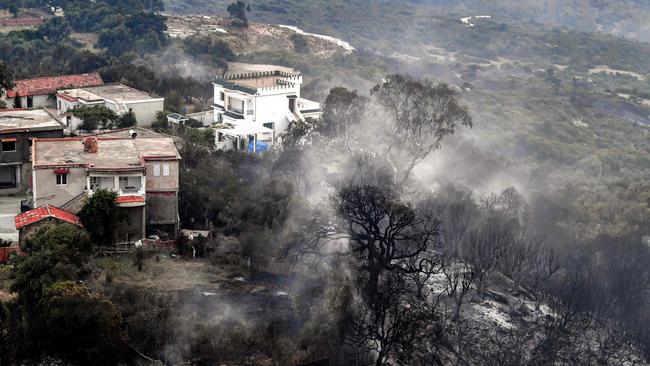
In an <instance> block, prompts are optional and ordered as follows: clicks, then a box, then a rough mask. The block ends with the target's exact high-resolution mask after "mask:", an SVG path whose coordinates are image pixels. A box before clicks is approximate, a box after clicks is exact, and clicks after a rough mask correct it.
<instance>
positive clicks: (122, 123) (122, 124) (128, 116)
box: [117, 111, 138, 128]
mask: <svg viewBox="0 0 650 366" xmlns="http://www.w3.org/2000/svg"><path fill="white" fill-rule="evenodd" d="M137 124H138V120H137V119H136V118H135V113H133V111H128V112H126V113H124V114H123V115H121V116H120V118H118V120H117V127H118V128H127V127H132V126H135V125H137Z"/></svg>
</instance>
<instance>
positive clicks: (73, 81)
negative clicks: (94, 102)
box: [0, 72, 104, 109]
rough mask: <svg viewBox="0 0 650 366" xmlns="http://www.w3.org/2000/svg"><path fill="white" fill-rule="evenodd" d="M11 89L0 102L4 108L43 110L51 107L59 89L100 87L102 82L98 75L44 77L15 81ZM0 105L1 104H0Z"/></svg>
mask: <svg viewBox="0 0 650 366" xmlns="http://www.w3.org/2000/svg"><path fill="white" fill-rule="evenodd" d="M14 84H16V85H15V86H14V88H13V89H10V90H6V93H4V97H2V98H0V102H4V104H5V106H6V108H9V109H11V108H28V109H32V108H43V107H53V106H54V100H53V98H52V95H54V94H55V93H56V91H57V90H59V89H65V88H67V89H69V88H82V87H87V86H95V85H102V84H104V81H103V80H102V77H101V76H100V75H99V73H96V72H95V73H89V74H77V75H61V76H46V77H40V78H34V79H24V80H16V81H15V83H14ZM0 104H2V103H0Z"/></svg>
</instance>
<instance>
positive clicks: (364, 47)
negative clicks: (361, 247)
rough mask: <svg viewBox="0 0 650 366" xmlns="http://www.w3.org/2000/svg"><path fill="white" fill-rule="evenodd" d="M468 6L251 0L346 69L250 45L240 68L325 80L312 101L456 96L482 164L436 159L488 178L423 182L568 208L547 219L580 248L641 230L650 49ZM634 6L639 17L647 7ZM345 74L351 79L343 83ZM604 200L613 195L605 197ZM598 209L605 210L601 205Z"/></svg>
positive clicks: (427, 174)
mask: <svg viewBox="0 0 650 366" xmlns="http://www.w3.org/2000/svg"><path fill="white" fill-rule="evenodd" d="M184 4H185V5H184V6H186V8H184V9H185V10H190V9H191V10H193V11H197V10H198V9H201V11H205V13H208V14H209V13H212V12H215V11H216V10H218V9H221V8H225V2H223V6H210V7H209V8H205V7H202V6H203V5H201V4H200V3H192V2H189V3H184ZM211 4H212V3H211ZM217 4H220V3H218V2H217ZM463 4H465V3H463ZM477 4H478V3H476V2H475V3H471V4H470V2H467V8H463V7H462V6H461V5H462V4H461V5H459V4H455V5H453V6H452V5H450V2H444V3H442V2H434V3H433V4H430V3H424V4H422V3H418V4H415V3H414V4H402V5H399V6H397V5H395V4H393V3H392V2H390V1H388V2H380V3H377V2H373V3H366V2H330V3H327V4H324V3H312V2H300V3H294V2H288V1H276V2H271V3H269V2H264V3H255V2H253V11H252V12H251V15H250V16H251V18H253V19H258V20H261V21H265V22H271V23H276V24H292V25H296V26H299V27H303V28H304V29H305V30H306V31H311V32H315V33H321V34H328V35H332V36H336V37H340V38H341V39H343V40H345V41H348V42H350V43H351V45H352V46H354V47H356V48H357V49H358V51H357V52H355V53H353V54H352V55H350V56H348V57H346V59H347V60H346V59H342V58H340V57H339V58H333V59H332V58H330V59H328V62H326V63H319V64H318V65H315V64H314V63H311V62H309V60H308V59H302V57H301V56H300V55H297V54H296V53H294V52H275V51H269V50H267V49H262V50H260V51H257V50H254V49H253V48H251V49H250V50H251V52H248V53H246V54H244V55H240V58H241V59H244V60H251V61H255V62H270V63H280V64H287V65H289V66H292V67H296V68H298V69H301V70H303V71H304V72H305V74H306V75H308V76H310V77H311V78H317V79H321V78H323V79H327V82H323V83H319V84H317V85H313V87H312V86H310V87H309V89H308V90H309V91H308V92H309V93H311V96H314V97H316V99H320V100H323V98H324V95H325V94H324V89H325V88H328V87H331V86H334V85H336V84H337V80H338V83H340V84H341V85H343V86H346V87H349V88H353V89H358V90H362V91H363V90H368V89H369V86H370V85H372V84H373V83H375V82H377V81H378V80H379V79H380V78H381V77H382V70H385V72H408V73H410V74H412V75H415V76H418V77H430V78H434V79H436V80H441V81H445V82H448V83H451V84H453V85H456V86H457V87H458V88H461V89H462V90H463V99H464V101H465V102H466V103H467V104H468V106H469V107H470V110H471V112H472V115H473V116H474V117H475V125H474V128H473V129H472V130H471V131H469V132H464V133H463V134H462V136H461V140H460V141H468V142H469V143H470V145H473V146H474V147H476V148H478V149H479V150H480V151H481V156H482V158H483V159H485V160H487V161H489V162H490V163H487V162H486V161H484V162H482V163H475V162H474V159H476V156H475V155H472V154H473V153H472V152H471V149H470V150H467V148H466V143H461V142H459V143H458V144H457V145H454V146H456V147H454V146H451V145H450V146H448V147H447V148H446V149H445V150H443V156H445V157H446V156H456V157H458V158H457V159H458V160H457V162H458V161H462V162H463V164H462V165H465V166H468V167H472V166H474V164H476V165H483V166H486V164H487V165H489V166H492V167H493V168H492V169H490V170H487V169H478V170H476V169H472V168H468V169H454V170H453V171H452V172H451V173H450V172H447V171H444V170H443V171H441V170H439V169H440V167H439V166H438V165H437V164H436V161H432V162H431V164H430V165H429V166H427V165H424V164H423V165H421V166H420V167H419V171H420V173H419V174H420V176H421V177H423V178H424V179H435V180H441V181H442V182H446V181H452V182H453V181H461V182H464V183H465V184H469V185H470V186H471V187H473V188H474V189H475V190H477V191H479V192H483V193H486V192H494V191H500V190H502V189H505V188H507V187H508V186H515V187H517V188H518V189H519V190H520V191H521V192H523V193H524V194H525V195H526V196H527V197H528V199H529V200H536V199H538V198H539V197H540V194H541V195H542V196H545V197H546V198H544V199H547V198H548V196H549V195H551V196H553V200H559V201H561V202H570V203H571V205H572V210H575V211H572V212H567V213H566V215H565V216H562V217H559V218H558V219H559V220H560V222H562V226H563V227H565V228H566V229H567V230H570V231H571V232H573V233H574V234H575V235H577V236H579V237H594V236H595V235H598V234H599V233H623V232H625V231H626V230H628V229H635V230H636V229H640V228H642V227H645V225H646V224H644V222H647V219H649V218H650V209H649V208H647V207H639V206H638V205H637V204H636V203H635V202H634V199H633V198H632V197H634V196H633V195H632V196H631V195H630V193H628V192H630V191H635V190H636V189H639V188H635V187H639V186H641V187H645V183H643V182H644V180H645V179H646V177H647V176H648V174H650V160H649V158H648V157H649V153H650V143H649V141H648V131H647V129H648V127H647V126H648V125H649V124H650V117H649V116H650V107H649V101H648V100H646V99H645V98H647V97H648V95H647V94H646V92H645V90H648V88H649V87H650V79H649V78H648V75H650V58H648V57H647V55H648V54H650V45H648V44H646V43H639V42H635V41H631V40H623V39H620V38H616V37H614V36H610V35H607V34H604V33H599V34H589V33H583V32H579V31H575V30H571V29H569V28H554V27H553V26H552V25H550V24H546V25H544V24H535V23H532V22H531V21H530V20H528V19H527V18H526V17H527V15H526V14H528V13H527V12H524V11H522V12H517V10H516V9H518V7H517V6H513V7H509V3H507V4H506V2H503V4H502V6H504V7H506V8H508V9H511V12H512V13H513V14H514V13H516V14H520V15H521V16H519V17H518V18H514V17H512V16H511V15H509V14H504V13H498V12H495V13H492V14H494V15H491V16H489V17H488V16H487V15H486V16H483V17H474V18H472V17H471V16H472V15H473V14H474V15H475V14H491V13H490V12H484V13H481V12H479V10H481V11H482V10H484V9H482V8H481V9H478V10H477V9H474V8H471V9H472V10H476V12H474V13H471V12H469V9H470V7H469V6H470V5H473V6H478V5H477ZM496 4H497V5H498V4H501V2H496ZM443 5H444V6H447V5H449V6H448V7H445V9H444V12H440V11H439V10H440V9H439V8H436V6H443ZM177 6H180V5H175V3H173V2H169V3H168V4H167V7H168V9H169V10H174V9H177V10H183V9H180V8H178V7H177ZM463 6H464V5H463ZM495 6H496V5H495ZM499 6H501V5H499ZM522 6H523V5H522ZM630 6H632V5H630ZM513 9H514V10H513ZM607 9H610V10H611V9H613V8H612V7H605V10H607ZM635 9H638V10H639V13H643V11H644V10H643V9H645V8H644V6H643V5H641V6H639V7H638V8H635ZM612 11H613V10H612ZM616 11H624V9H618V10H616ZM576 12H577V13H579V14H582V13H583V12H582V11H580V10H576ZM531 13H533V12H531ZM316 14H321V16H316ZM339 65H345V66H346V67H341V66H339ZM350 65H355V66H354V67H353V68H352V70H354V71H355V72H352V73H350V72H349V71H350V67H349V66H350ZM357 65H358V66H357ZM361 69H363V71H361ZM325 75H327V76H325ZM459 147H462V150H458V148H459ZM486 154H487V155H486ZM459 156H460V157H459ZM432 159H434V160H435V158H432ZM440 159H443V160H444V158H440ZM434 166H435V167H438V168H437V169H438V170H434V169H431V168H432V167H434ZM578 182H579V183H578ZM567 187H573V188H571V189H568V188H567ZM641 189H643V188H641ZM612 190H614V191H615V192H616V194H615V195H614V196H613V197H611V196H609V194H608V192H611V191H612ZM603 200H605V201H607V202H609V203H608V204H605V205H602V202H603ZM614 207H616V208H614ZM578 212H588V214H587V215H586V216H585V215H583V214H578Z"/></svg>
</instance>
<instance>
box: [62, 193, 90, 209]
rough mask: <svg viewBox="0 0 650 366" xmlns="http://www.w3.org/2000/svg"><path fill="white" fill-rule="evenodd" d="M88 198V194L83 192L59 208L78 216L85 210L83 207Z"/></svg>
mask: <svg viewBox="0 0 650 366" xmlns="http://www.w3.org/2000/svg"><path fill="white" fill-rule="evenodd" d="M86 197H88V192H86V191H83V192H81V193H80V194H78V195H77V196H75V197H74V198H72V199H71V200H69V201H68V202H66V203H64V204H62V205H61V206H59V208H60V209H62V210H64V211H68V212H70V213H73V214H75V215H76V214H78V213H79V211H81V209H82V208H83V205H84V203H85V202H86Z"/></svg>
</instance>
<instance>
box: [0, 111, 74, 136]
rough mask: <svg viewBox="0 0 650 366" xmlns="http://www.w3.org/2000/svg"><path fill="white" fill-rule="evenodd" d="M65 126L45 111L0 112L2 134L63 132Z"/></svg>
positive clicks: (0, 130)
mask: <svg viewBox="0 0 650 366" xmlns="http://www.w3.org/2000/svg"><path fill="white" fill-rule="evenodd" d="M63 128H64V126H63V125H62V124H61V123H59V122H58V121H57V120H56V119H55V118H54V117H53V116H52V115H51V114H50V113H48V112H47V111H46V110H44V109H30V110H24V109H13V110H6V111H2V110H0V133H11V132H28V131H47V130H62V129H63Z"/></svg>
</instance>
